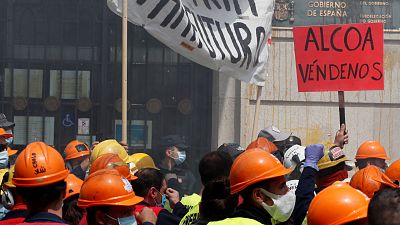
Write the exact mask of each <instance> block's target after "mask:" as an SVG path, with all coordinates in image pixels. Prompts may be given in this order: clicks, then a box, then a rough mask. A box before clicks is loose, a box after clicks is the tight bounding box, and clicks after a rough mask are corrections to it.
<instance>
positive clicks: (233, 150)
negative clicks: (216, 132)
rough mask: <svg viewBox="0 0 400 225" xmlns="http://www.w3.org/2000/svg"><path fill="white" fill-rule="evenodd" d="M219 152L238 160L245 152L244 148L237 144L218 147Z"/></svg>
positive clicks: (225, 144) (224, 144)
mask: <svg viewBox="0 0 400 225" xmlns="http://www.w3.org/2000/svg"><path fill="white" fill-rule="evenodd" d="M217 151H218V152H225V153H228V154H229V155H230V156H231V157H232V159H236V157H238V156H239V155H240V154H242V153H243V152H244V148H243V147H242V146H240V145H239V144H237V143H223V144H222V145H220V146H219V147H218V149H217Z"/></svg>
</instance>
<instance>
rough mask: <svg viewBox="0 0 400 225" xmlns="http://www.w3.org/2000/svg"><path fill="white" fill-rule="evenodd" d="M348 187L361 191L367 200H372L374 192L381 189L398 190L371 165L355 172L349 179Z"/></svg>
mask: <svg viewBox="0 0 400 225" xmlns="http://www.w3.org/2000/svg"><path fill="white" fill-rule="evenodd" d="M350 185H351V186H352V187H353V188H356V189H358V190H360V191H362V192H363V193H364V194H366V195H367V196H368V197H369V198H372V197H373V196H374V194H375V192H377V191H379V190H381V189H384V188H388V187H390V188H398V186H397V185H396V184H394V183H393V182H392V181H391V180H390V178H389V177H387V176H386V175H385V174H384V173H383V172H382V171H381V170H380V169H379V168H378V167H376V166H372V165H368V166H367V167H365V168H364V169H361V170H359V171H357V172H356V173H355V174H354V175H353V177H352V178H351V181H350Z"/></svg>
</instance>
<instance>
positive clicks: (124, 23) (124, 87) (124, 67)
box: [121, 0, 128, 143]
mask: <svg viewBox="0 0 400 225" xmlns="http://www.w3.org/2000/svg"><path fill="white" fill-rule="evenodd" d="M122 2H123V5H122V79H121V80H122V140H121V141H123V142H125V143H128V142H127V133H128V132H127V131H128V126H127V124H128V123H127V122H128V106H127V102H128V63H127V60H128V58H127V52H128V50H127V48H128V0H122Z"/></svg>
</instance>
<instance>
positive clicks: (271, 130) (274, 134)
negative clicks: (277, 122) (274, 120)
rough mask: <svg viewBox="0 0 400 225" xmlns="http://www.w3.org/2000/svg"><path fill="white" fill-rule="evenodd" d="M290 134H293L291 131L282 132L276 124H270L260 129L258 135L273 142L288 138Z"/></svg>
mask: <svg viewBox="0 0 400 225" xmlns="http://www.w3.org/2000/svg"><path fill="white" fill-rule="evenodd" d="M290 135H291V134H290V133H284V132H281V131H280V130H279V129H278V128H277V127H275V126H269V127H267V128H264V129H262V130H261V131H260V133H258V137H264V138H266V139H268V141H271V142H277V141H284V140H286V139H288V138H289V137H290Z"/></svg>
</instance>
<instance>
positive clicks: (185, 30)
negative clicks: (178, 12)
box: [181, 6, 203, 48]
mask: <svg viewBox="0 0 400 225" xmlns="http://www.w3.org/2000/svg"><path fill="white" fill-rule="evenodd" d="M182 11H185V14H184V15H185V16H186V19H187V20H188V24H187V26H186V27H185V29H184V30H183V31H182V33H181V36H182V37H186V36H187V34H188V33H189V31H190V28H193V35H192V37H191V38H190V41H195V40H196V32H197V28H196V27H195V26H194V25H193V23H192V21H191V20H190V17H189V13H191V14H192V12H191V11H190V9H189V8H187V7H186V6H183V8H182ZM197 47H198V48H203V43H202V41H201V39H200V38H199V44H198V45H197Z"/></svg>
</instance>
